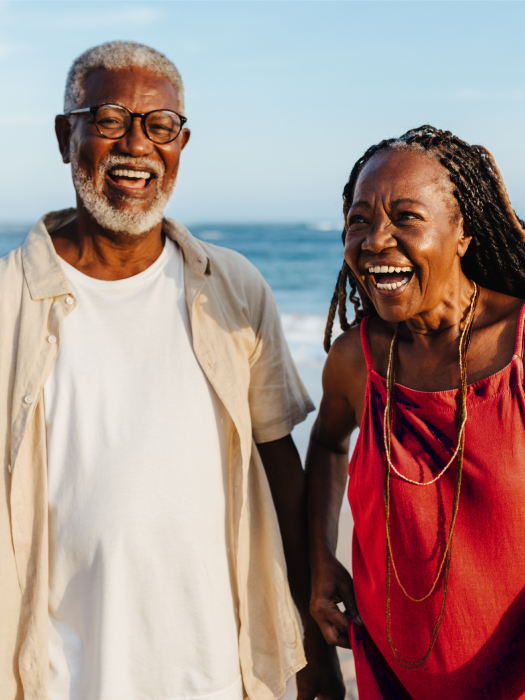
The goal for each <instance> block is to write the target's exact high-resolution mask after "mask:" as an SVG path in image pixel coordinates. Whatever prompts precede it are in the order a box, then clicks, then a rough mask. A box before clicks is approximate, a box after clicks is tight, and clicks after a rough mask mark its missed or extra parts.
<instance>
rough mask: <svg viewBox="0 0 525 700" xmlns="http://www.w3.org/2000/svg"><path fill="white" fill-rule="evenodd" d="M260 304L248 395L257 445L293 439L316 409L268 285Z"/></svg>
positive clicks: (262, 293)
mask: <svg viewBox="0 0 525 700" xmlns="http://www.w3.org/2000/svg"><path fill="white" fill-rule="evenodd" d="M259 302H260V303H259V304H258V305H257V306H258V314H257V316H258V319H257V320H258V323H257V339H256V343H255V349H254V352H253V354H252V356H251V358H250V367H251V372H250V388H249V394H248V401H249V405H250V414H251V420H252V430H253V437H254V440H255V442H257V443H260V442H271V441H272V440H278V439H279V438H282V437H285V436H286V435H289V434H290V433H291V432H292V429H293V427H294V426H295V425H297V424H298V423H301V422H302V421H303V420H304V419H305V418H306V416H307V415H308V413H310V412H311V411H313V410H314V408H315V407H314V405H313V403H312V401H311V399H310V397H309V396H308V393H307V391H306V389H305V387H304V384H303V383H302V381H301V379H300V377H299V373H298V372H297V368H296V366H295V364H294V361H293V360H292V356H291V354H290V350H289V348H288V344H287V343H286V340H285V337H284V333H283V329H282V325H281V318H280V315H279V310H278V308H277V304H276V302H275V299H274V296H273V293H272V291H271V289H270V287H269V286H268V284H267V283H266V282H264V283H263V286H262V290H261V296H260V299H259Z"/></svg>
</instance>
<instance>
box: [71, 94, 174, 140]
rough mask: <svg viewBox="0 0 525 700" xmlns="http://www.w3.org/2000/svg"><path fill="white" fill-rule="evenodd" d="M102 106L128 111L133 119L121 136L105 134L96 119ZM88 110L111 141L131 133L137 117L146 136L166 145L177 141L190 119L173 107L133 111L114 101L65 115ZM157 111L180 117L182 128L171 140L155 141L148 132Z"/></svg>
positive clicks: (74, 110) (104, 136)
mask: <svg viewBox="0 0 525 700" xmlns="http://www.w3.org/2000/svg"><path fill="white" fill-rule="evenodd" d="M100 107H118V108H119V109H123V110H124V111H126V112H127V113H128V114H129V115H130V117H131V121H130V123H129V126H128V128H127V129H126V131H125V132H124V133H123V134H122V135H121V136H108V135H107V134H103V133H102V132H101V131H100V129H99V127H98V124H97V121H96V119H95V117H96V114H97V111H98V110H99V109H100ZM88 112H91V114H92V115H93V119H95V126H96V127H97V131H98V133H99V134H100V135H101V136H102V137H103V138H105V139H110V140H111V141H118V140H119V139H123V138H124V137H125V136H127V135H128V134H129V132H130V131H131V128H132V127H133V122H134V121H135V119H140V123H141V125H142V131H143V132H144V136H145V137H146V138H147V139H149V140H150V141H152V142H153V143H156V144H157V145H158V146H164V145H165V144H167V143H171V142H172V141H175V139H176V138H178V137H179V135H180V133H181V132H182V129H183V128H184V124H186V122H187V121H188V120H187V118H186V117H183V116H182V114H179V113H178V112H175V111H174V110H173V109H152V110H151V112H132V111H131V110H130V109H128V108H127V107H124V105H118V104H115V103H114V102H103V103H102V104H100V105H95V106H94V107H82V108H81V109H72V110H71V112H68V113H67V114H66V115H65V116H66V117H70V116H71V115H73V114H87V113H88ZM155 112H171V114H176V115H177V116H178V118H179V119H180V129H179V131H178V133H177V135H176V136H174V137H173V138H172V139H170V140H169V141H154V140H153V139H152V138H151V136H150V135H149V134H148V132H147V131H146V119H147V117H149V115H150V114H154V113H155Z"/></svg>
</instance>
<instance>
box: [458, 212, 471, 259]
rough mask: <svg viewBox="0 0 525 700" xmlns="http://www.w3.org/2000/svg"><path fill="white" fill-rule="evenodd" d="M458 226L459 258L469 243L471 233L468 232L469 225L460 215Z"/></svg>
mask: <svg viewBox="0 0 525 700" xmlns="http://www.w3.org/2000/svg"><path fill="white" fill-rule="evenodd" d="M458 226H459V227H460V229H459V237H458V255H459V257H460V258H462V257H463V256H464V255H465V253H466V252H467V249H468V247H469V245H470V241H471V240H472V234H471V233H470V228H469V225H468V224H467V222H466V221H465V219H464V218H463V217H462V216H461V217H460V218H459V222H458Z"/></svg>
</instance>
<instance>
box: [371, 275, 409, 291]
mask: <svg viewBox="0 0 525 700" xmlns="http://www.w3.org/2000/svg"><path fill="white" fill-rule="evenodd" d="M407 282H408V277H405V278H404V279H403V280H401V282H394V283H393V284H381V282H378V283H377V284H376V287H377V288H378V289H397V288H398V287H402V286H403V285H404V284H406V283H407Z"/></svg>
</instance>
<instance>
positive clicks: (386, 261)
mask: <svg viewBox="0 0 525 700" xmlns="http://www.w3.org/2000/svg"><path fill="white" fill-rule="evenodd" d="M453 190H454V186H453V184H452V183H451V181H450V179H449V176H448V171H447V170H446V169H445V168H444V167H443V166H442V165H441V164H440V163H439V161H438V160H437V159H435V158H434V157H433V156H431V155H429V154H425V153H418V152H415V151H409V150H397V151H396V150H393V151H385V152H383V153H378V154H377V155H376V156H374V157H373V158H371V159H370V161H369V162H368V163H367V164H366V165H365V167H364V168H363V170H362V171H361V174H360V175H359V178H358V180H357V184H356V188H355V193H354V201H353V204H352V206H351V208H350V211H349V212H348V216H347V218H346V242H345V259H346V261H347V263H348V265H349V266H350V268H351V269H352V271H353V273H354V274H355V276H356V278H357V279H358V280H359V282H360V283H361V285H362V286H363V287H364V289H365V290H366V292H367V294H368V295H369V297H370V299H371V300H372V302H373V304H374V306H375V308H376V309H377V312H378V314H379V315H380V316H381V317H382V318H384V319H385V320H387V321H396V322H399V321H405V320H407V319H409V318H412V317H414V316H416V315H417V314H419V313H423V312H425V311H429V310H431V309H433V308H436V306H437V305H439V304H440V303H441V302H443V301H444V300H446V299H447V298H449V297H450V296H451V295H452V294H453V293H454V291H455V289H456V287H457V285H458V283H459V279H460V275H461V266H460V259H461V257H462V256H463V255H464V254H465V252H466V250H467V248H468V244H469V242H470V238H468V237H467V236H466V234H465V232H464V230H463V217H462V216H461V213H460V210H459V206H458V203H457V201H456V199H455V197H454V195H453Z"/></svg>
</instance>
